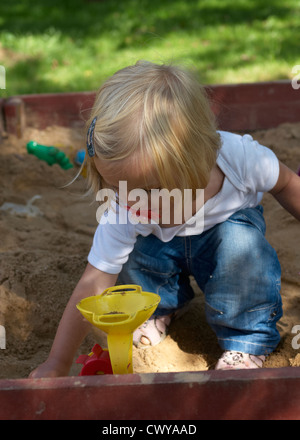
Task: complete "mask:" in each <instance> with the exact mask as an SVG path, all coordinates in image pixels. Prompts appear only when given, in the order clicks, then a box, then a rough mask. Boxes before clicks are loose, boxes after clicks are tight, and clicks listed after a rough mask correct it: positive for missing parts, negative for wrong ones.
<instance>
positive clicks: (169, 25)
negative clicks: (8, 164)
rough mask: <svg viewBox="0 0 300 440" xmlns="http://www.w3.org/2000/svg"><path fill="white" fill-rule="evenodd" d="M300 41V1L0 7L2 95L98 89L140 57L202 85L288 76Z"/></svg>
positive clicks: (108, 0) (88, 0) (69, 0)
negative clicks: (182, 71) (176, 66)
mask: <svg viewBox="0 0 300 440" xmlns="http://www.w3.org/2000/svg"><path fill="white" fill-rule="evenodd" d="M299 35H300V2H299V0H284V1H283V0H139V1H138V0H65V1H61V0H41V1H32V0H19V1H16V0H8V1H2V2H1V6H0V65H2V66H4V68H5V71H6V89H5V90H0V97H7V96H12V95H15V94H27V93H29V94H31V93H47V92H72V91H89V90H95V89H97V88H98V87H99V85H100V84H101V82H102V81H103V80H104V79H105V78H106V77H107V76H109V75H111V74H112V73H114V72H115V71H116V70H118V69H120V68H122V67H124V66H126V65H129V64H133V63H135V62H136V61H137V60H138V59H145V60H149V61H154V62H170V61H171V62H175V63H180V64H184V65H185V66H187V67H188V68H190V69H193V70H194V71H196V72H197V74H198V76H199V80H200V81H201V82H202V83H203V84H221V83H223V84H224V83H227V84H232V83H246V82H256V81H270V80H281V79H292V77H293V76H295V75H294V74H293V73H292V68H293V66H294V65H297V64H300V53H299V47H300V41H299Z"/></svg>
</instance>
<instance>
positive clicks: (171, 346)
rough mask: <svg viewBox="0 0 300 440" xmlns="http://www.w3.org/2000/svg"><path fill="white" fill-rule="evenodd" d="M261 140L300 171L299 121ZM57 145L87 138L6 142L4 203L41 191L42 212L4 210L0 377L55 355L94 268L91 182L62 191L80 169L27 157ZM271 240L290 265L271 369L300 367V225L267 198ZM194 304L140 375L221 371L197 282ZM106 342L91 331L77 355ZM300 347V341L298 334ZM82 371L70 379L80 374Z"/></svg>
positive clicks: (55, 134) (53, 132)
mask: <svg viewBox="0 0 300 440" xmlns="http://www.w3.org/2000/svg"><path fill="white" fill-rule="evenodd" d="M254 137H255V138H256V139H257V140H259V141H260V142H261V143H262V144H264V145H267V146H269V147H270V148H272V149H273V150H274V151H275V152H276V154H277V155H278V157H279V158H280V159H281V160H282V161H283V162H284V163H286V164H287V165H288V166H290V167H291V168H292V169H293V170H295V171H296V170H297V168H298V166H299V165H300V124H298V125H292V124H283V125H281V126H280V127H278V128H277V129H272V130H268V131H260V132H257V133H255V134H254ZM31 139H33V140H36V141H37V142H40V143H44V144H46V145H58V146H60V148H62V149H63V150H64V151H66V153H67V154H68V155H70V156H74V154H75V152H76V151H77V150H78V149H81V148H83V145H84V142H83V141H84V140H83V138H82V134H81V133H80V132H76V131H73V132H71V131H70V130H69V129H65V128H61V127H50V128H48V129H47V130H45V131H43V132H39V131H37V130H34V129H30V130H28V131H27V132H26V133H25V135H24V137H23V139H16V138H14V137H10V138H7V139H4V140H3V141H2V144H1V145H0V176H1V185H0V207H1V206H3V204H4V203H15V204H21V205H26V204H27V203H28V201H29V200H30V199H31V198H32V197H33V196H35V195H39V196H40V198H38V199H36V200H35V202H34V204H33V206H35V207H37V208H38V209H39V211H40V212H39V213H38V215H36V216H34V217H30V216H27V215H24V214H19V215H16V214H12V213H11V212H9V211H1V210H0V236H1V241H0V253H1V263H0V324H1V325H3V326H5V329H6V336H7V338H6V339H7V340H6V349H1V350H0V359H1V368H0V378H22V377H27V375H28V374H29V372H30V371H31V370H32V369H33V368H35V367H36V366H37V365H38V364H39V363H41V362H42V361H44V360H45V359H46V357H47V354H48V352H49V349H50V347H51V344H52V341H53V338H54V335H55V331H56V328H57V325H58V322H59V320H60V317H61V315H62V313H63V310H64V307H65V305H66V303H67V301H68V298H69V297H70V295H71V293H72V290H73V288H74V287H75V285H76V283H77V281H78V279H79V277H80V274H81V273H82V272H83V270H84V268H85V265H86V256H87V254H88V251H89V249H90V246H91V242H92V238H93V232H94V229H95V227H96V225H97V223H96V217H95V212H96V209H97V205H96V204H95V203H92V201H91V200H87V199H86V198H84V197H83V196H82V194H83V191H84V182H85V179H84V178H83V177H82V176H80V178H79V179H78V180H77V181H76V182H75V183H74V184H72V185H71V186H68V187H66V188H62V186H63V185H65V184H67V183H68V182H69V181H70V180H71V179H72V178H73V177H74V175H75V174H76V172H77V170H78V169H77V168H74V169H71V170H68V171H64V170H62V169H61V168H60V167H59V166H58V165H54V166H52V167H50V166H48V165H47V164H46V163H45V162H43V161H41V160H39V159H37V158H36V157H34V156H32V155H29V154H27V151H26V143H27V142H28V141H29V140H31ZM263 205H264V206H265V217H266V222H267V237H268V239H269V241H270V242H271V244H272V246H273V247H274V248H275V249H276V250H277V252H278V255H279V259H280V261H281V264H282V297H283V304H284V317H283V318H282V319H281V321H280V322H279V324H278V328H279V330H280V332H281V335H282V340H281V343H280V344H279V346H278V348H277V349H276V351H275V352H274V353H273V354H272V355H270V356H269V358H268V359H267V361H266V362H265V366H266V367H283V366H291V367H293V366H300V349H295V348H293V346H292V339H293V337H295V336H296V335H295V334H293V333H292V329H293V327H294V326H295V325H300V275H299V272H300V228H299V222H297V221H296V220H295V219H294V218H293V217H292V216H291V215H289V214H288V213H287V212H286V211H285V210H284V209H283V208H281V207H280V206H279V205H278V204H277V202H275V201H274V200H273V198H272V197H271V196H269V195H266V196H265V198H264V201H263ZM194 290H195V299H194V301H193V304H192V307H190V310H189V311H188V313H187V314H185V315H184V316H182V317H181V318H180V319H178V320H177V321H174V322H173V323H172V325H171V327H170V333H169V335H168V336H167V338H166V339H165V340H164V341H163V342H162V343H161V344H160V345H159V346H157V347H153V348H150V349H147V350H137V349H135V348H134V350H133V362H134V371H135V372H144V373H146V372H167V371H195V370H207V369H212V368H214V365H215V363H216V361H217V359H218V357H219V355H220V353H221V351H220V348H219V347H218V344H217V342H216V339H215V336H214V334H213V333H212V331H211V330H210V328H209V327H208V326H207V324H206V322H205V318H204V308H203V298H202V294H201V292H200V291H199V289H198V287H197V286H196V285H195V289H194ZM95 342H99V343H100V344H102V345H103V346H104V345H105V343H106V338H105V337H103V335H99V334H95V332H94V331H93V332H92V333H91V335H89V336H88V338H87V339H86V341H85V342H84V344H83V345H82V346H81V347H80V350H79V351H78V354H80V353H88V352H89V351H90V349H91V348H92V346H93V344H94V343H95ZM298 343H300V338H298ZM79 370H80V366H78V365H76V364H75V362H74V366H73V368H72V370H71V374H77V373H78V372H79Z"/></svg>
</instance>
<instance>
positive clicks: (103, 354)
mask: <svg viewBox="0 0 300 440" xmlns="http://www.w3.org/2000/svg"><path fill="white" fill-rule="evenodd" d="M76 363H77V364H83V367H82V369H81V372H80V373H79V376H94V375H96V374H113V371H112V366H111V362H110V357H109V352H108V350H107V349H103V348H102V347H100V345H99V344H95V345H94V347H93V348H92V352H91V353H90V354H82V355H81V356H79V357H78V359H77V360H76Z"/></svg>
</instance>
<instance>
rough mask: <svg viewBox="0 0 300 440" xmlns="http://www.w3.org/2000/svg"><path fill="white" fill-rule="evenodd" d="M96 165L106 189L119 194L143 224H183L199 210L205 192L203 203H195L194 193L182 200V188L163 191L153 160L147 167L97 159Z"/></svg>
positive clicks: (124, 204) (128, 161)
mask: <svg viewBox="0 0 300 440" xmlns="http://www.w3.org/2000/svg"><path fill="white" fill-rule="evenodd" d="M94 163H95V166H96V169H97V171H98V173H99V174H100V175H101V177H102V179H103V181H104V184H105V186H106V188H109V189H113V191H114V192H115V193H117V194H118V198H119V203H120V204H121V205H122V206H123V207H126V208H127V209H128V210H129V211H130V215H133V217H134V218H135V219H136V220H138V222H140V223H150V222H154V223H158V224H159V225H160V226H161V227H172V226H175V225H181V224H182V223H184V222H185V221H187V220H188V219H189V218H190V217H191V216H192V215H194V213H195V212H196V210H198V209H199V205H198V203H199V202H200V206H202V202H203V200H202V196H203V191H202V192H201V197H200V200H193V198H192V193H190V195H186V194H184V197H182V193H181V191H180V190H179V189H174V190H173V191H168V190H167V189H164V188H161V187H160V182H159V178H158V175H157V174H156V172H155V169H154V166H153V164H152V163H151V161H149V162H148V163H147V165H146V168H145V167H143V168H142V167H141V166H139V164H138V160H131V159H124V160H119V161H106V160H103V159H99V158H97V157H95V158H94ZM153 190H156V191H153ZM174 191H175V192H176V191H177V192H176V193H175V194H174V193H173V192H174ZM178 192H179V193H178Z"/></svg>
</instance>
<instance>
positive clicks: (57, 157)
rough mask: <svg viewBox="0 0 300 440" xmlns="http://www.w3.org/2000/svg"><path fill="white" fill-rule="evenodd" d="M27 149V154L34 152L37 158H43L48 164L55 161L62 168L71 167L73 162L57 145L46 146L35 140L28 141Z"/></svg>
mask: <svg viewBox="0 0 300 440" xmlns="http://www.w3.org/2000/svg"><path fill="white" fill-rule="evenodd" d="M27 151H28V153H29V154H34V155H35V156H36V157H38V158H39V159H41V160H44V161H45V162H47V164H48V165H50V166H52V165H53V164H55V163H57V164H58V165H60V166H61V168H63V169H64V170H68V169H69V168H73V164H72V163H71V162H70V160H69V159H68V158H67V156H66V155H65V153H64V152H63V151H61V150H59V149H58V148H57V147H53V146H50V147H48V146H46V145H41V144H38V143H37V142H35V141H30V142H28V144H27Z"/></svg>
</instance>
